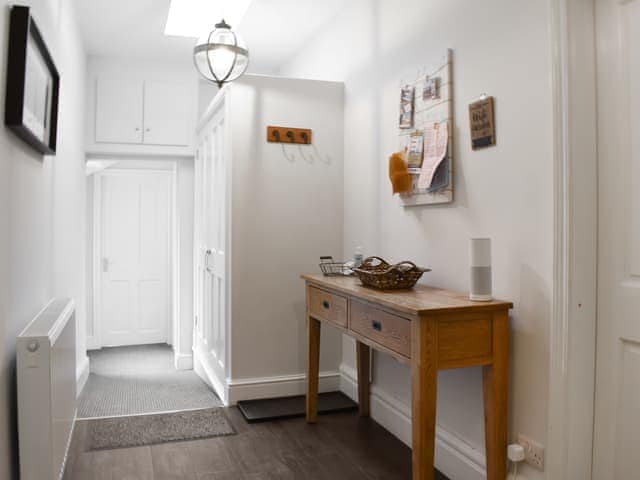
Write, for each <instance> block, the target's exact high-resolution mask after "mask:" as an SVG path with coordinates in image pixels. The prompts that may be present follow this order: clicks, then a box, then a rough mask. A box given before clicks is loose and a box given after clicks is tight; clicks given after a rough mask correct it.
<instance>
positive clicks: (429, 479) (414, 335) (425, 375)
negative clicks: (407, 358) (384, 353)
mask: <svg viewBox="0 0 640 480" xmlns="http://www.w3.org/2000/svg"><path fill="white" fill-rule="evenodd" d="M411 323H412V325H411V330H412V331H411V380H412V395H411V396H412V398H411V412H412V422H411V428H412V439H413V441H412V465H413V480H433V454H434V448H435V436H436V389H437V384H438V364H437V358H438V357H437V354H438V352H437V348H438V347H437V338H436V324H435V320H433V319H429V318H420V319H418V320H413V321H412V322H411Z"/></svg>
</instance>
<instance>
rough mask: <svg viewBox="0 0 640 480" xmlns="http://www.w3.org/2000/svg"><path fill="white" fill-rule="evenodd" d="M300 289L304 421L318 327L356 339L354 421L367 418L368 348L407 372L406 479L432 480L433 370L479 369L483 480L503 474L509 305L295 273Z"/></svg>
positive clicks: (312, 394) (312, 395)
mask: <svg viewBox="0 0 640 480" xmlns="http://www.w3.org/2000/svg"><path fill="white" fill-rule="evenodd" d="M302 278H303V279H304V280H305V281H306V289H307V316H308V342H309V345H308V347H309V350H308V367H307V368H308V369H307V378H308V387H307V422H308V423H315V422H316V421H317V397H318V373H319V360H320V322H324V323H327V324H329V325H331V326H333V327H336V328H338V329H339V330H341V331H342V332H343V333H345V334H347V335H349V336H351V337H354V338H355V339H356V349H357V364H358V365H357V370H358V400H359V403H360V415H362V416H368V415H369V369H370V364H369V361H370V360H369V359H370V355H369V352H370V348H373V349H375V350H379V351H381V352H384V353H387V354H389V355H391V356H392V357H394V358H395V359H397V360H398V361H400V362H401V363H404V364H406V365H409V366H410V367H411V380H412V402H411V403H412V405H411V412H412V430H413V432H412V439H413V440H412V444H413V452H412V456H413V479H414V480H425V479H429V480H431V479H432V478H433V453H434V446H435V432H436V387H437V382H438V370H444V369H448V368H463V367H471V366H478V365H482V366H483V371H482V379H483V390H484V418H485V425H484V427H485V439H486V452H487V479H488V480H504V479H505V478H506V469H507V458H506V454H507V390H508V378H509V376H508V374H509V365H508V362H509V352H508V349H509V309H510V308H512V307H513V304H512V303H510V302H503V301H499V300H495V301H491V302H471V301H470V300H469V299H468V296H467V295H466V294H461V293H456V292H450V291H447V290H442V289H438V288H432V287H427V286H424V285H417V286H416V287H415V288H414V289H413V290H404V291H395V292H393V291H383V292H381V291H376V290H373V289H370V288H367V287H363V286H362V284H361V283H360V281H359V280H358V279H356V278H354V277H324V276H322V275H302Z"/></svg>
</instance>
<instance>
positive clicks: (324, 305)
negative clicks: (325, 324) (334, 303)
mask: <svg viewBox="0 0 640 480" xmlns="http://www.w3.org/2000/svg"><path fill="white" fill-rule="evenodd" d="M330 306H331V305H329V302H328V301H327V300H324V301H323V302H322V307H323V308H324V309H325V310H329V307H330Z"/></svg>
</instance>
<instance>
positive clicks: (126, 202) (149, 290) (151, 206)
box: [93, 169, 175, 348]
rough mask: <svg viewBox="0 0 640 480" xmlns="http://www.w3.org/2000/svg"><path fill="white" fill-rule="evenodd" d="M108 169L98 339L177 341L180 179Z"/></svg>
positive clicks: (100, 229) (101, 216)
mask: <svg viewBox="0 0 640 480" xmlns="http://www.w3.org/2000/svg"><path fill="white" fill-rule="evenodd" d="M172 176H173V175H172V172H171V171H168V170H116V169H114V170H105V171H103V172H100V173H97V174H96V179H95V183H94V187H95V191H94V202H95V204H94V212H95V213H96V217H95V218H94V246H95V247H94V248H95V250H94V255H93V256H94V261H93V265H94V317H95V318H94V330H95V331H94V339H95V340H94V343H96V344H97V345H94V346H95V347H97V348H102V347H114V346H127V345H145V344H158V343H167V344H171V332H172V330H173V329H172V328H171V326H172V324H173V321H174V318H173V315H172V311H173V308H172V307H173V303H174V297H175V295H174V291H173V290H174V289H173V285H174V283H175V282H174V281H173V275H174V273H175V272H174V271H173V268H172V265H173V263H174V262H173V258H174V253H173V250H174V245H173V243H174V242H173V238H174V235H173V234H172V233H173V231H174V230H175V228H174V217H175V215H174V210H175V208H174V206H173V205H172V203H173V202H172V197H173V193H172V190H173V183H174V182H173V178H172Z"/></svg>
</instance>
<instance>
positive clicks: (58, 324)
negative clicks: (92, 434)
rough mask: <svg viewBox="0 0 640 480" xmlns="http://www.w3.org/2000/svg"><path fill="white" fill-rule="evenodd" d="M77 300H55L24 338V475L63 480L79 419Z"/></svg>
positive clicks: (31, 479)
mask: <svg viewBox="0 0 640 480" xmlns="http://www.w3.org/2000/svg"><path fill="white" fill-rule="evenodd" d="M75 342H76V320H75V312H74V306H73V302H72V301H71V300H69V299H55V300H52V301H51V302H50V303H49V304H48V305H47V306H46V307H45V308H44V309H43V310H42V311H41V312H40V313H39V314H38V315H37V316H36V318H34V319H33V321H32V322H31V323H30V324H29V325H28V326H27V328H26V329H25V330H24V331H23V332H22V333H21V334H20V335H19V336H18V339H17V375H18V429H19V441H20V478H21V479H22V480H59V479H60V478H61V477H62V474H63V470H64V465H65V461H66V456H67V451H68V447H69V443H70V440H71V434H72V432H73V425H74V422H75V417H76V354H75Z"/></svg>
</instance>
